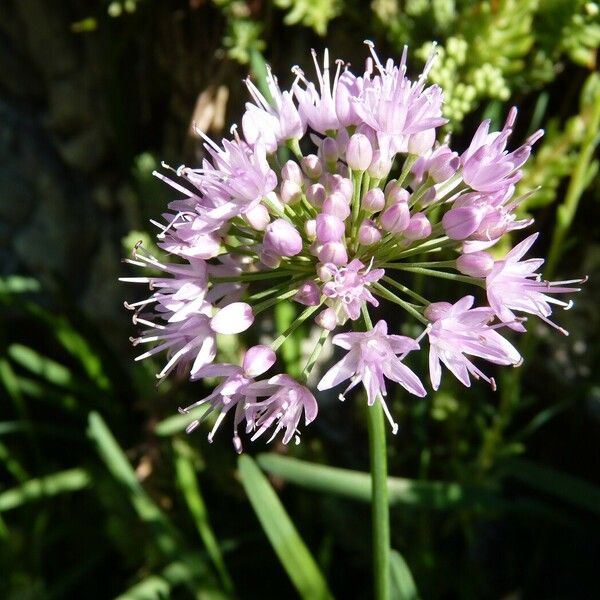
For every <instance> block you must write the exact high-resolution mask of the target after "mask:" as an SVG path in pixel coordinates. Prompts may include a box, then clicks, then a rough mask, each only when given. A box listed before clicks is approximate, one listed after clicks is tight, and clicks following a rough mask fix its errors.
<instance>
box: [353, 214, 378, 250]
mask: <svg viewBox="0 0 600 600" xmlns="http://www.w3.org/2000/svg"><path fill="white" fill-rule="evenodd" d="M380 240H381V232H380V231H379V229H377V226H376V225H375V223H373V221H371V220H370V219H365V220H364V221H363V222H362V223H361V224H360V227H359V228H358V241H359V242H360V243H361V244H362V245H363V246H370V245H371V244H376V243H377V242H379V241H380Z"/></svg>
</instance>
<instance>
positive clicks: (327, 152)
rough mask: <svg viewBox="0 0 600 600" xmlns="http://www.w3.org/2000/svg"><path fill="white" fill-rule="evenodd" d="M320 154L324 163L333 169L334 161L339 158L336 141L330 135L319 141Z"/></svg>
mask: <svg viewBox="0 0 600 600" xmlns="http://www.w3.org/2000/svg"><path fill="white" fill-rule="evenodd" d="M321 156H322V158H323V161H324V162H325V164H326V165H327V166H328V167H329V168H330V169H331V170H333V169H334V168H335V163H336V162H337V160H338V158H339V154H338V145H337V142H336V141H335V140H334V139H333V138H330V137H326V138H325V139H324V140H323V141H322V142H321Z"/></svg>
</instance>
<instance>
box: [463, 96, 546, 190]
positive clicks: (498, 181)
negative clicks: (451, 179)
mask: <svg viewBox="0 0 600 600" xmlns="http://www.w3.org/2000/svg"><path fill="white" fill-rule="evenodd" d="M516 118H517V109H516V108H515V107H513V108H511V109H510V112H509V113H508V116H507V117H506V122H505V123H504V127H503V128H502V131H499V132H494V133H488V131H489V127H490V120H489V119H487V120H485V121H484V122H483V123H481V125H480V126H479V128H478V129H477V131H476V132H475V135H474V136H473V140H472V141H471V144H470V145H469V147H468V148H467V150H465V152H464V153H463V155H462V156H461V162H462V165H463V179H464V181H465V182H466V183H467V184H468V185H470V186H471V187H472V188H473V189H474V190H477V191H479V192H498V191H501V190H505V189H506V188H508V186H510V185H514V184H515V183H516V182H517V181H519V179H521V171H520V168H521V167H522V166H523V164H524V163H525V161H526V160H527V159H528V158H529V154H530V153H531V146H533V144H534V143H535V142H536V141H537V140H538V139H539V138H540V137H542V135H543V133H544V132H543V131H542V130H540V131H537V132H535V133H534V134H533V135H531V136H530V137H529V138H527V140H526V141H525V143H524V144H523V145H522V146H521V147H520V148H517V149H516V150H515V151H514V152H510V153H508V152H507V151H506V150H505V148H506V142H507V141H508V138H509V137H510V135H511V133H512V126H513V125H514V122H515V120H516Z"/></svg>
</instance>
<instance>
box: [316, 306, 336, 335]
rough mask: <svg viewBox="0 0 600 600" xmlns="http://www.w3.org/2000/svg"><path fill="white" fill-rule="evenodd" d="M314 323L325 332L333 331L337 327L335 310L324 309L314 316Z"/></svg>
mask: <svg viewBox="0 0 600 600" xmlns="http://www.w3.org/2000/svg"><path fill="white" fill-rule="evenodd" d="M315 323H316V324H317V325H318V326H319V327H322V328H323V329H327V331H333V330H334V329H335V328H336V327H337V315H336V314H335V310H333V308H326V309H325V310H324V311H322V312H320V313H319V314H318V315H317V316H316V318H315Z"/></svg>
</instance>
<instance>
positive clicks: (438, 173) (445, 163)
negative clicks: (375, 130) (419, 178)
mask: <svg viewBox="0 0 600 600" xmlns="http://www.w3.org/2000/svg"><path fill="white" fill-rule="evenodd" d="M459 166H460V159H459V158H458V154H457V153H456V152H452V150H450V148H448V146H441V147H440V148H438V149H437V150H436V151H435V152H434V153H433V154H432V155H431V159H430V160H429V167H428V171H429V175H430V177H431V178H432V179H433V180H434V181H435V182H436V183H440V182H442V181H446V180H447V179H450V177H452V175H454V173H456V171H457V169H458V167H459Z"/></svg>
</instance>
